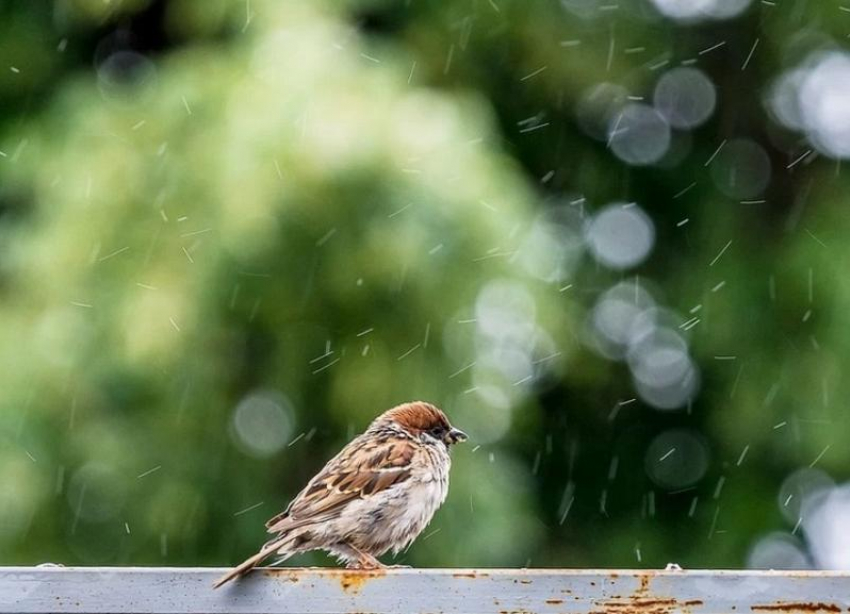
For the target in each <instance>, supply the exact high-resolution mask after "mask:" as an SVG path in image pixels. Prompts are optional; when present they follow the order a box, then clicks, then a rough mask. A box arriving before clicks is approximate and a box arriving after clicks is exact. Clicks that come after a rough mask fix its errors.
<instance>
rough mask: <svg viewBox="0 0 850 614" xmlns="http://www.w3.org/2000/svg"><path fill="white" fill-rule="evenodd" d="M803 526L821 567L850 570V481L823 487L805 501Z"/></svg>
mask: <svg viewBox="0 0 850 614" xmlns="http://www.w3.org/2000/svg"><path fill="white" fill-rule="evenodd" d="M802 515H803V529H804V531H805V534H806V539H807V541H808V543H809V551H810V552H811V554H812V558H813V559H814V562H815V564H816V565H817V567H819V568H821V569H840V570H850V531H848V530H847V527H850V484H843V485H841V486H838V487H836V488H832V489H829V490H825V491H823V490H822V491H819V492H818V493H817V494H815V495H813V496H811V497H809V498H808V499H807V500H806V502H805V503H804V505H803V512H802Z"/></svg>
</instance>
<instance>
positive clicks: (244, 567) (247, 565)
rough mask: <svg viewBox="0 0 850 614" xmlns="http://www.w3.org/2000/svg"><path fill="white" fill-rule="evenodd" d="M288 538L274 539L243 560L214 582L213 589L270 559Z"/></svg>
mask: <svg viewBox="0 0 850 614" xmlns="http://www.w3.org/2000/svg"><path fill="white" fill-rule="evenodd" d="M289 538H290V536H288V535H286V536H284V537H281V538H280V539H275V540H272V541H270V542H268V543H267V544H265V545H264V546H263V548H262V550H260V551H259V552H258V553H257V554H255V555H254V556H252V557H250V558H248V559H246V560H244V561H243V562H241V563H240V564H239V565H237V566H236V567H234V568H233V569H231V570H230V571H228V572H227V573H226V574H224V575H223V576H222V577H220V578H219V579H218V580H216V581H215V583H214V584H213V588H218V587H219V586H221V585H222V584H225V583H226V582H229V581H230V580H232V579H233V578H235V577H237V576H241V575H243V574H245V573H247V572H248V571H250V570H251V569H253V568H254V567H256V566H257V564H258V563H260V562H261V561H262V560H263V559H266V558H268V557H270V556H271V555H272V554H274V553H275V552H276V551H277V550H279V549H280V547H281V546H283V545H284V543H285V542H287V541H288V540H289Z"/></svg>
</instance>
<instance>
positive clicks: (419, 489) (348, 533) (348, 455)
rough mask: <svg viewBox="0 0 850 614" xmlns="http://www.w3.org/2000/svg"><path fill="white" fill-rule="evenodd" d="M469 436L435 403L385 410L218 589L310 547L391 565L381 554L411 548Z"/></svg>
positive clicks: (353, 561) (373, 565) (352, 564)
mask: <svg viewBox="0 0 850 614" xmlns="http://www.w3.org/2000/svg"><path fill="white" fill-rule="evenodd" d="M466 439H467V436H466V434H465V433H464V432H463V431H460V430H458V429H456V428H454V427H453V426H452V425H451V424H450V423H449V420H448V418H447V417H446V414H444V413H443V412H442V410H440V409H439V408H437V407H436V406H434V405H431V404H430V403H425V402H423V401H414V402H412V403H404V404H402V405H398V406H396V407H393V408H392V409H390V410H387V411H386V412H384V413H383V414H381V415H380V416H378V417H377V418H375V420H374V421H373V422H372V424H371V425H369V428H368V429H366V431H365V432H364V433H362V434H361V435H358V436H357V437H355V438H354V439H353V440H352V441H351V442H350V443H349V444H348V445H347V446H345V447H344V448H343V449H342V450H341V451H340V453H339V454H337V455H336V456H335V457H333V458H332V459H331V460H330V461H328V463H327V464H326V465H325V466H324V467H323V468H322V470H321V471H320V472H319V473H318V474H316V476H315V477H314V478H313V479H312V480H310V481H309V482H308V483H307V486H305V487H304V489H303V490H302V491H301V492H300V493H298V495H297V496H296V497H295V499H293V500H292V502H291V503H290V504H289V506H288V507H287V508H286V510H285V511H284V512H282V513H280V514H278V515H277V516H274V517H273V518H271V519H270V520H269V521H268V522H267V523H266V528H267V529H268V532H269V533H273V534H274V537H273V538H272V539H271V540H269V541H268V542H266V544H265V545H264V546H263V547H262V549H260V551H259V552H258V553H257V554H255V555H254V556H252V557H250V558H249V559H247V560H246V561H244V562H243V563H242V564H240V565H238V566H237V567H235V568H234V569H233V570H231V571H230V572H228V573H227V574H225V575H224V576H222V577H221V578H220V579H219V580H217V581H216V582H215V585H214V586H215V588H218V587H219V586H221V585H222V584H224V583H225V582H227V581H229V580H231V579H233V578H235V577H237V576H241V575H243V574H245V573H247V572H248V571H250V570H251V569H252V568H254V567H255V566H256V565H257V564H259V563H260V562H261V561H263V560H265V559H266V558H268V557H270V556H272V555H277V556H278V557H279V558H278V561H277V562H282V561H285V560H286V559H288V558H289V557H291V556H293V555H295V554H298V553H301V552H307V551H308V550H324V551H326V552H328V553H329V554H331V555H332V556H334V557H335V558H337V559H338V560H339V561H340V562H341V563H344V564H345V565H346V567H348V568H349V569H378V568H383V567H386V566H385V565H384V564H383V563H381V562H380V561H379V560H378V559H377V557H379V556H381V555H382V554H384V553H385V552H387V551H388V550H390V549H392V550H393V553H394V554H398V553H399V552H400V551H401V550H402V549H404V548H406V547H407V546H408V545H409V544H410V543H411V542H413V540H414V539H416V537H417V536H418V535H419V534H420V533H421V532H422V530H423V529H424V528H425V527H426V526H427V525H428V523H429V522H430V521H431V518H432V517H433V516H434V513H435V512H436V511H437V509H438V508H439V507H440V505H442V503H443V502H444V501H445V500H446V495H447V494H448V490H449V469H450V468H451V458H450V457H449V448H450V447H451V446H452V445H454V444H456V443H459V442H462V441H466Z"/></svg>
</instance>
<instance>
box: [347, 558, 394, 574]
mask: <svg viewBox="0 0 850 614" xmlns="http://www.w3.org/2000/svg"><path fill="white" fill-rule="evenodd" d="M346 567H347V568H348V569H361V570H364V571H373V570H375V569H386V568H387V566H386V565H384V564H383V563H382V562H381V561H379V560H378V559H376V558H375V557H373V556H368V555H367V556H364V557H363V558H361V559H358V560H356V561H352V562H350V563H349V564H348V565H346Z"/></svg>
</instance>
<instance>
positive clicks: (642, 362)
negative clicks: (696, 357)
mask: <svg viewBox="0 0 850 614" xmlns="http://www.w3.org/2000/svg"><path fill="white" fill-rule="evenodd" d="M627 358H628V363H629V367H631V370H632V376H633V378H634V382H635V389H636V390H637V393H638V396H640V398H641V399H642V400H643V401H644V402H645V403H647V404H649V405H652V406H653V407H655V408H656V409H677V408H680V407H683V406H685V405H686V404H687V403H688V402H690V401H691V400H692V399H693V398H694V397H695V396H696V394H697V392H698V391H699V383H700V378H699V369H698V367H697V365H696V363H695V362H694V361H693V359H692V358H691V356H690V354H689V353H688V344H687V342H686V341H685V340H684V339H683V338H682V337H681V336H680V335H679V334H678V333H677V332H676V331H674V330H671V329H669V328H663V327H661V328H658V329H656V330H654V331H653V332H652V333H650V334H647V335H645V336H644V337H642V338H641V339H640V340H639V341H638V342H636V343H634V344H632V346H631V347H630V348H629V352H628V355H627Z"/></svg>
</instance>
